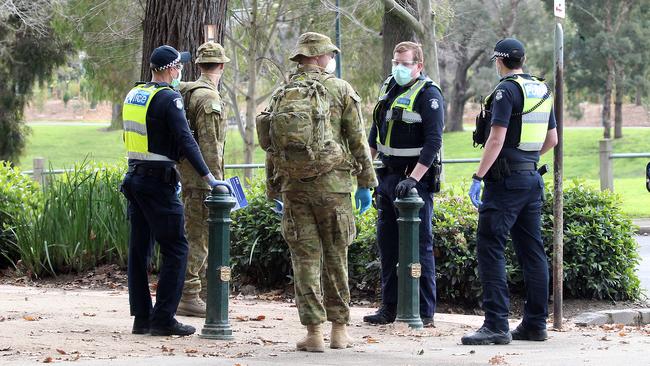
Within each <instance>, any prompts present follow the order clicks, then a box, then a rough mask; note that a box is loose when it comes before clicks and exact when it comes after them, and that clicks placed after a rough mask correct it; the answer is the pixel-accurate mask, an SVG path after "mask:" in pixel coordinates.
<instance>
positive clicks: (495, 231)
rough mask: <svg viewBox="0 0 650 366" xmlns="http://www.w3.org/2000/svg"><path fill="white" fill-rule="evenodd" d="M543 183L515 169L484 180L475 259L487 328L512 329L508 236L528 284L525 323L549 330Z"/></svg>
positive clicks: (540, 179) (528, 173)
mask: <svg viewBox="0 0 650 366" xmlns="http://www.w3.org/2000/svg"><path fill="white" fill-rule="evenodd" d="M543 194H544V182H543V180H542V177H541V176H540V175H539V174H538V173H537V172H535V171H515V172H512V175H511V176H509V177H506V178H504V179H503V180H501V181H497V182H488V181H486V182H485V191H484V192H483V197H482V201H483V204H481V206H480V207H479V219H478V234H477V244H476V250H477V257H478V268H479V275H480V277H481V283H482V285H483V310H484V311H485V322H484V326H485V327H487V328H489V329H491V330H493V331H504V332H505V331H508V329H509V328H508V311H509V307H510V297H509V293H508V284H507V281H506V268H505V267H506V261H505V255H504V252H505V246H506V239H507V236H508V233H510V235H511V238H512V242H513V245H514V249H515V253H516V254H517V259H518V261H519V264H520V266H521V269H522V271H523V275H524V283H525V285H526V304H525V306H524V319H523V325H524V327H526V328H527V329H530V330H541V329H546V318H547V317H548V281H549V275H548V261H547V258H546V253H545V251H544V243H543V242H542V232H541V213H542V197H543Z"/></svg>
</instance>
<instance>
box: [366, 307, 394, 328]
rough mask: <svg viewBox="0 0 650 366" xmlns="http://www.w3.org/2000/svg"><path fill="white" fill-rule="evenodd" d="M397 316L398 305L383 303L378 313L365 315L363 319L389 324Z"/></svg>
mask: <svg viewBox="0 0 650 366" xmlns="http://www.w3.org/2000/svg"><path fill="white" fill-rule="evenodd" d="M396 316H397V305H395V304H381V307H380V308H379V310H377V312H376V313H374V314H372V315H366V316H364V317H363V321H364V322H366V323H370V324H388V323H392V322H394V321H395V317H396Z"/></svg>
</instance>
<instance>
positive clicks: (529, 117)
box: [509, 75, 553, 151]
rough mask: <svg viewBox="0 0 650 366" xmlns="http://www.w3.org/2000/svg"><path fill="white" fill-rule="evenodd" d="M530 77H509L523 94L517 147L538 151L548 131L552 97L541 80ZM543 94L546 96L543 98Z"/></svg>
mask: <svg viewBox="0 0 650 366" xmlns="http://www.w3.org/2000/svg"><path fill="white" fill-rule="evenodd" d="M531 78H532V80H530V79H526V78H523V77H521V76H518V75H514V76H513V77H512V78H509V79H510V80H512V81H514V82H516V83H517V84H518V85H519V87H520V88H521V91H522V92H523V95H524V109H523V110H522V114H521V135H520V138H519V145H518V146H517V148H518V149H519V150H523V151H540V150H541V149H542V145H544V140H546V133H547V132H548V119H549V117H550V115H551V110H552V109H553V98H552V94H551V91H550V90H549V88H548V86H547V85H546V84H545V83H544V82H543V81H541V80H539V79H538V78H536V77H534V76H531ZM547 93H548V96H547V95H546V94H547ZM545 96H546V98H544V97H545ZM540 103H541V104H540Z"/></svg>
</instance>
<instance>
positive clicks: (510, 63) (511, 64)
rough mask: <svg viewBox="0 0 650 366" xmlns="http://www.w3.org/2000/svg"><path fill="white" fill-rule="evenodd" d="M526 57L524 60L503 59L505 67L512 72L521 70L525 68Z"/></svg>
mask: <svg viewBox="0 0 650 366" xmlns="http://www.w3.org/2000/svg"><path fill="white" fill-rule="evenodd" d="M525 60H526V56H524V57H522V58H502V59H501V61H503V66H505V67H507V68H509V69H510V70H515V69H521V68H522V67H523V66H524V61H525Z"/></svg>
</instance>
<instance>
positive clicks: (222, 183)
mask: <svg viewBox="0 0 650 366" xmlns="http://www.w3.org/2000/svg"><path fill="white" fill-rule="evenodd" d="M204 179H205V180H206V181H207V182H208V184H209V185H210V187H211V188H214V187H216V186H224V187H226V188H228V192H230V195H231V196H232V195H233V194H234V192H235V191H234V190H233V189H232V186H231V185H230V182H228V181H227V180H217V179H215V178H214V175H212V173H210V174H208V175H206V176H205V178H204Z"/></svg>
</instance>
